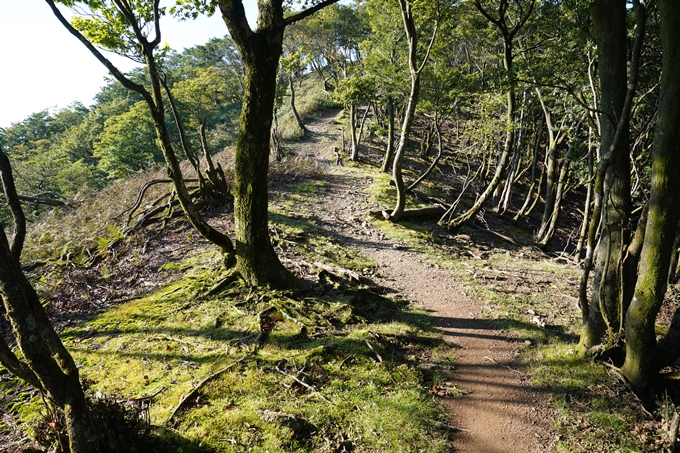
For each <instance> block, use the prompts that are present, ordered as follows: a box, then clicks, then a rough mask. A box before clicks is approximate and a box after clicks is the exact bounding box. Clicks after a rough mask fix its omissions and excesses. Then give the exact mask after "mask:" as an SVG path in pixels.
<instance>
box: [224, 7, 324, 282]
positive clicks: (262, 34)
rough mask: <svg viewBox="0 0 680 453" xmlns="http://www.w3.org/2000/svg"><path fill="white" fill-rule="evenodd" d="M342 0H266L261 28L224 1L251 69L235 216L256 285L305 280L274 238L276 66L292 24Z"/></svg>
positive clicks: (244, 260)
mask: <svg viewBox="0 0 680 453" xmlns="http://www.w3.org/2000/svg"><path fill="white" fill-rule="evenodd" d="M336 1H337V0H326V1H323V2H320V3H317V4H316V5H315V6H312V7H310V8H308V9H306V10H304V11H302V12H300V13H297V14H294V15H293V16H290V17H287V18H286V17H284V8H283V0H261V1H259V2H258V17H257V30H255V31H253V30H252V29H251V28H250V26H249V25H248V21H247V19H246V14H245V10H244V8H243V2H242V1H241V0H220V1H219V8H220V11H221V13H222V18H223V19H224V22H225V24H226V25H227V28H228V29H229V33H230V34H231V37H232V39H233V40H234V42H235V43H236V46H237V47H238V50H239V52H240V54H241V58H242V59H243V63H244V65H245V72H246V74H245V87H244V97H243V108H242V110H241V119H240V124H239V135H238V139H237V142H236V161H235V164H234V165H235V177H234V198H235V203H234V218H235V223H236V256H237V268H238V270H239V271H240V272H241V274H242V275H243V277H244V278H245V280H246V281H247V282H248V283H250V284H253V285H271V286H274V287H287V288H291V287H292V288H295V287H299V286H300V285H301V282H300V281H299V280H298V279H297V278H295V276H293V274H291V273H290V272H289V271H288V270H287V269H286V268H285V267H284V266H283V265H282V264H281V262H280V261H279V259H278V257H277V256H276V253H275V252H274V248H273V247H272V244H271V241H270V238H269V227H268V195H269V194H268V192H269V189H268V175H267V173H268V169H269V143H270V130H271V125H272V115H273V111H274V100H275V95H276V71H277V68H278V64H279V59H280V57H281V52H282V43H283V32H284V30H285V28H286V26H287V25H289V24H291V23H293V22H296V21H298V20H301V19H303V18H304V17H307V16H309V15H310V14H312V13H314V12H316V11H318V10H319V9H321V8H323V7H325V6H328V5H330V4H332V3H335V2H336Z"/></svg>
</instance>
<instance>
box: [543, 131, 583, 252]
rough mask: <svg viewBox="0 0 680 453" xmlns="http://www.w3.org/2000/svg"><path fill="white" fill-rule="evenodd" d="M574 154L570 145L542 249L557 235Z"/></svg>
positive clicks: (544, 234) (544, 233)
mask: <svg viewBox="0 0 680 453" xmlns="http://www.w3.org/2000/svg"><path fill="white" fill-rule="evenodd" d="M578 129H579V126H577V127H576V134H578ZM573 153H574V150H573V149H572V145H569V150H568V151H567V154H566V156H565V157H564V161H563V162H562V168H561V169H560V176H559V178H558V180H557V188H556V190H555V200H554V202H553V204H552V205H553V210H552V213H551V214H550V221H549V222H548V226H547V228H546V229H545V231H544V232H543V237H541V240H540V242H539V243H538V245H539V247H541V248H545V247H547V245H548V242H550V240H551V239H552V237H553V235H554V234H555V228H556V227H557V220H558V218H559V216H560V209H561V205H562V197H563V196H564V190H565V187H566V185H567V178H568V176H569V165H570V164H571V157H572V154H573Z"/></svg>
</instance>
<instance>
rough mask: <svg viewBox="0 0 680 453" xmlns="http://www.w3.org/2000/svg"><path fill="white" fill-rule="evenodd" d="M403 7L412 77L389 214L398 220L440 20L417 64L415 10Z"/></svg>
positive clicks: (405, 3) (406, 3)
mask: <svg viewBox="0 0 680 453" xmlns="http://www.w3.org/2000/svg"><path fill="white" fill-rule="evenodd" d="M399 6H400V9H401V17H402V19H403V22H404V31H405V32H406V39H407V40H408V67H409V75H410V77H411V91H410V94H409V97H408V103H407V104H406V111H405V112H404V121H403V123H402V126H401V135H400V137H399V144H398V145H397V149H396V151H395V153H394V164H393V165H392V180H393V181H394V184H395V186H396V188H397V199H396V203H395V206H394V209H393V210H392V212H391V213H390V214H389V216H387V217H388V218H389V220H392V221H393V222H398V221H399V219H400V218H401V215H402V213H403V212H404V208H405V207H406V187H405V185H404V178H403V176H402V172H401V169H402V163H403V160H404V154H405V153H406V145H407V144H408V140H409V135H410V133H411V126H412V125H413V119H414V117H415V112H416V104H418V97H419V96H420V73H421V72H422V70H423V67H424V66H425V63H427V60H428V58H429V56H430V50H431V49H432V44H433V43H434V40H435V37H436V36H437V29H438V25H439V24H438V22H437V23H435V29H434V33H433V34H432V39H431V40H430V45H429V46H428V48H427V53H426V54H425V56H424V57H423V61H422V62H421V63H420V67H418V64H417V54H418V33H417V32H416V25H415V21H414V20H413V12H412V11H411V2H410V0H399Z"/></svg>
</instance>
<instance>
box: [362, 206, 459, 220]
mask: <svg viewBox="0 0 680 453" xmlns="http://www.w3.org/2000/svg"><path fill="white" fill-rule="evenodd" d="M445 212H446V209H444V208H442V207H441V206H428V207H425V208H419V209H405V210H404V212H403V213H402V214H401V218H402V219H413V218H420V217H429V216H434V215H436V216H442V215H443V214H444V213H445ZM368 215H369V216H371V217H373V218H376V219H380V218H383V219H385V220H390V213H389V212H387V211H371V212H369V213H368Z"/></svg>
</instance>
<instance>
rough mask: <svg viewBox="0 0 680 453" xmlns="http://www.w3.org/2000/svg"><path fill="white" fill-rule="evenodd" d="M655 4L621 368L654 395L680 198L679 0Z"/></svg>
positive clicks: (643, 390)
mask: <svg viewBox="0 0 680 453" xmlns="http://www.w3.org/2000/svg"><path fill="white" fill-rule="evenodd" d="M659 6H660V12H659V17H660V18H661V43H662V49H663V52H662V53H663V63H662V65H663V66H662V73H661V94H660V97H659V111H658V119H657V124H656V133H655V134H656V135H655V137H654V147H653V150H652V160H651V161H652V182H651V193H650V198H649V208H648V213H647V226H646V228H645V237H644V242H643V245H642V252H641V255H640V263H639V267H638V280H637V284H636V286H635V295H634V296H633V300H632V303H631V305H630V307H629V309H628V311H627V313H626V325H625V334H626V361H625V363H624V364H623V367H622V368H621V371H622V372H623V375H624V376H625V377H626V379H628V381H629V382H630V384H631V385H632V386H633V388H634V389H636V390H637V391H638V392H640V393H641V394H643V395H648V394H652V392H651V390H652V389H653V379H654V377H655V376H656V373H657V370H658V362H663V361H664V359H663V358H659V357H658V356H657V354H656V346H657V345H656V333H655V331H654V321H655V319H656V315H657V313H658V312H659V309H660V308H661V304H662V302H663V299H664V295H665V293H666V284H667V281H668V272H669V265H670V261H671V254H672V252H673V242H674V239H675V232H676V225H677V222H678V209H677V206H678V202H679V201H680V200H679V195H680V111H678V105H680V3H678V2H677V0H661V1H660V2H659ZM676 328H677V326H676ZM669 334H670V335H673V334H674V333H673V331H671V332H669ZM661 351H663V352H666V353H668V352H670V351H668V350H666V351H664V349H661ZM675 355H676V356H677V355H678V352H677V351H675Z"/></svg>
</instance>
